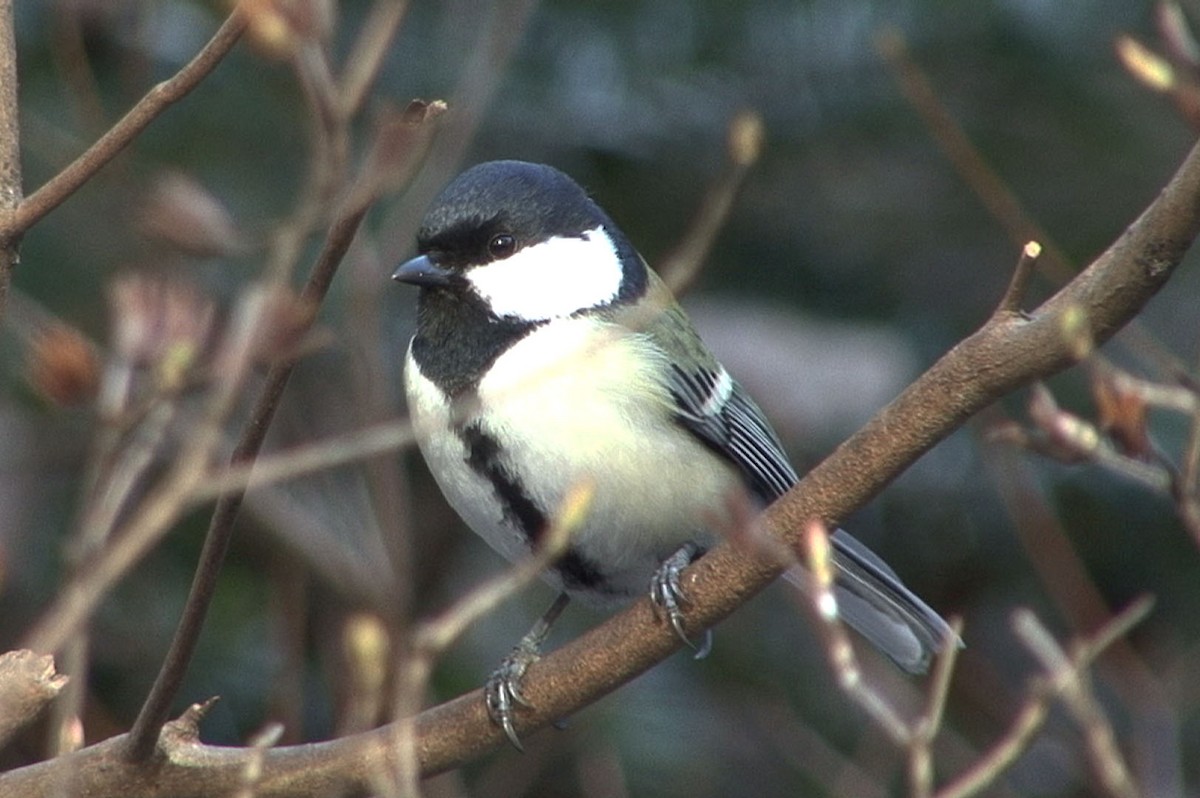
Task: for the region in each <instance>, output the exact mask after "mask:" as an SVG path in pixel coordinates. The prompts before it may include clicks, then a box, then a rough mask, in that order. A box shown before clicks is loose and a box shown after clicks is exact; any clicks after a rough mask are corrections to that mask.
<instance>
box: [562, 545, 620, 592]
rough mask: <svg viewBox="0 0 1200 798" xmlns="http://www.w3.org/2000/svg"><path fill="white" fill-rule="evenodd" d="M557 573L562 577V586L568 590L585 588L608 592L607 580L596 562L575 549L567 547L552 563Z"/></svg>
mask: <svg viewBox="0 0 1200 798" xmlns="http://www.w3.org/2000/svg"><path fill="white" fill-rule="evenodd" d="M554 568H555V569H556V570H557V571H558V575H559V576H561V577H562V581H563V587H564V588H567V589H568V590H578V589H580V588H587V589H591V590H600V591H602V592H605V593H607V592H609V585H608V580H607V579H605V578H604V574H603V573H602V572H601V571H600V569H599V568H598V567H597V566H596V563H594V562H592V561H591V560H589V559H588V558H587V557H584V556H583V555H582V554H580V553H579V551H578V550H577V549H567V553H566V554H564V555H563V556H562V557H561V558H559V560H558V562H557V563H555V564H554Z"/></svg>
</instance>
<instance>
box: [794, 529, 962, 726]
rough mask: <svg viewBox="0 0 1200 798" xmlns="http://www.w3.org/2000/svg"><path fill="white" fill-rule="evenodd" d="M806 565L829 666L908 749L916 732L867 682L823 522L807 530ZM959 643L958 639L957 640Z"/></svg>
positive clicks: (877, 721) (848, 691)
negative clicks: (843, 611) (843, 610)
mask: <svg viewBox="0 0 1200 798" xmlns="http://www.w3.org/2000/svg"><path fill="white" fill-rule="evenodd" d="M803 562H804V564H805V565H806V566H807V567H808V571H809V573H811V574H812V576H813V579H812V582H813V590H812V603H813V607H814V608H815V609H816V611H817V616H818V617H819V618H820V620H821V626H820V629H821V636H822V637H823V638H824V642H825V653H826V657H827V659H828V660H829V665H830V667H831V668H832V669H833V673H834V676H836V677H837V681H838V686H840V687H841V688H842V691H843V692H845V693H846V695H847V696H849V697H850V699H851V700H852V701H854V703H856V704H858V706H859V707H860V708H861V709H862V710H863V711H864V712H866V714H867V717H869V718H870V719H871V720H872V721H873V722H874V723H875V725H876V726H878V727H879V728H880V729H882V730H883V731H884V733H886V734H887V736H888V738H889V739H891V741H892V742H893V743H895V744H896V745H897V746H902V747H903V746H908V745H910V744H911V742H912V738H913V735H914V733H915V730H914V727H912V726H910V725H909V724H908V723H907V722H905V720H904V719H903V718H901V717H900V713H898V712H897V711H896V709H895V708H894V707H893V706H892V705H891V704H890V703H888V700H887V699H886V698H884V697H883V695H882V694H880V692H879V691H878V690H876V689H875V688H874V687H872V686H871V685H870V684H869V683H868V682H867V681H866V680H864V679H863V674H862V668H861V666H860V665H859V664H858V658H857V656H856V655H855V654H854V645H853V644H852V643H851V642H850V635H849V633H848V632H847V631H846V627H845V625H844V624H843V623H842V621H841V617H840V615H839V612H838V601H837V594H836V593H835V592H834V590H833V586H834V565H833V552H832V551H831V547H830V544H829V530H828V527H826V526H825V524H823V523H822V522H820V521H815V520H814V521H810V522H809V523H808V525H807V527H806V529H805V531H804V559H803ZM953 639H954V640H955V641H956V643H957V640H958V638H953Z"/></svg>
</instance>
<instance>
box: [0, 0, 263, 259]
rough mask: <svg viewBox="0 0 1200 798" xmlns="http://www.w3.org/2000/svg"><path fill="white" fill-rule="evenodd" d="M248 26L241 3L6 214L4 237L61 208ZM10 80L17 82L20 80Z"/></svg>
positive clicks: (214, 63)
mask: <svg viewBox="0 0 1200 798" xmlns="http://www.w3.org/2000/svg"><path fill="white" fill-rule="evenodd" d="M0 10H2V9H0ZM245 26H246V22H245V19H244V18H243V16H242V13H241V12H240V11H239V10H238V9H236V8H235V9H234V10H233V11H232V12H231V13H230V14H229V17H228V18H227V19H226V20H225V22H224V23H223V24H222V25H221V27H220V28H218V29H217V32H216V33H215V34H214V35H213V37H212V39H210V40H209V42H208V44H206V45H205V46H204V49H202V50H201V51H200V52H199V53H197V54H196V57H195V58H193V59H192V60H191V61H189V62H188V63H187V65H186V66H184V67H183V69H181V70H179V72H177V73H176V74H175V75H174V76H173V77H171V78H170V79H168V80H165V81H163V82H162V83H159V84H158V85H157V86H155V87H154V88H152V89H151V90H150V91H149V92H148V93H147V94H146V96H145V97H143V98H142V99H141V100H139V101H138V103H137V105H135V106H133V108H131V109H130V111H129V113H127V114H125V116H123V117H122V118H121V120H120V121H119V122H117V123H116V124H115V125H113V127H112V128H111V129H110V130H109V131H108V132H107V133H105V134H104V135H103V136H101V137H100V138H99V139H97V140H96V142H95V143H94V144H92V146H90V147H88V148H87V150H86V151H85V152H84V153H83V154H82V155H80V156H79V157H78V158H76V159H75V160H74V161H72V162H71V164H70V165H69V166H67V168H65V169H63V170H62V171H61V172H59V173H58V174H57V175H55V176H54V177H52V178H51V179H50V180H48V181H47V182H46V184H45V185H43V186H42V187H41V188H39V189H38V190H37V191H35V192H33V194H31V195H30V196H29V197H28V198H27V199H26V200H25V201H24V202H22V203H21V204H20V206H19V207H18V208H17V210H16V213H15V214H14V215H13V216H12V217H11V218H9V219H4V220H3V224H0V240H5V239H9V238H13V237H16V236H20V235H21V234H22V233H24V232H25V231H26V230H28V229H29V228H30V227H32V226H33V225H34V224H36V223H37V222H38V220H39V219H41V218H42V217H43V216H45V215H46V214H47V213H49V212H50V211H52V210H54V209H55V208H57V207H58V206H59V205H60V204H61V203H62V202H63V200H65V199H66V198H67V197H69V196H71V195H72V194H74V193H75V191H76V190H78V189H79V187H80V186H82V185H83V184H84V183H86V182H87V181H88V180H90V179H91V177H92V175H94V174H96V172H98V171H100V169H101V168H102V167H103V166H105V165H106V164H107V163H108V162H109V161H111V160H112V159H113V158H115V157H116V156H117V154H118V153H120V152H121V150H123V149H125V147H126V146H127V145H128V144H129V143H130V142H131V141H133V140H134V139H135V138H137V136H138V134H140V133H141V132H142V131H143V130H145V129H146V127H147V126H148V125H149V124H150V123H151V122H153V121H154V120H155V119H157V118H158V117H159V115H160V114H162V113H163V111H165V110H166V109H167V108H169V107H170V106H171V105H173V104H174V103H176V102H178V101H179V100H181V99H183V98H184V97H185V96H187V94H188V92H190V91H191V90H192V89H194V88H196V86H197V85H198V84H199V83H200V81H202V80H204V78H206V77H207V76H208V74H209V73H210V72H212V71H213V69H214V68H216V66H217V64H219V63H220V62H221V59H222V58H224V57H225V55H226V54H227V53H228V52H229V51H230V50H231V49H233V45H234V44H236V43H237V40H238V38H239V37H240V36H241V35H242V30H243V29H244V28H245ZM7 83H8V81H6V80H3V76H0V85H3V84H7ZM9 85H12V86H13V87H14V88H15V86H16V83H15V80H14V81H13V82H12V83H11V84H9ZM14 124H15V117H14Z"/></svg>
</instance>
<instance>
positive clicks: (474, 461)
mask: <svg viewBox="0 0 1200 798" xmlns="http://www.w3.org/2000/svg"><path fill="white" fill-rule="evenodd" d="M459 434H460V435H461V436H462V440H463V443H464V444H466V447H467V465H468V466H470V467H471V470H472V471H474V472H475V473H476V474H479V475H480V476H481V477H483V478H484V479H486V480H487V481H488V482H490V483H492V490H493V491H495V493H496V498H497V499H499V500H500V503H501V504H502V505H503V506H504V517H505V518H506V519H508V520H509V521H510V522H512V523H513V524H515V525H516V526H517V527H518V528H520V529H521V531H523V532H524V533H525V537H526V538H528V539H529V543H530V545H536V544H537V542H538V540H539V539H540V538H541V536H542V533H543V532H544V531H545V530H546V523H547V521H546V514H545V513H543V512H542V511H541V509H540V508H539V507H538V506H537V505H536V504H535V503H534V501H533V499H531V498H530V497H529V494H528V493H526V492H525V487H524V486H523V485H522V484H521V482H520V480H519V479H517V478H516V477H515V476H514V475H513V474H512V472H511V471H509V470H508V467H507V466H505V465H504V463H503V462H501V459H500V444H499V443H497V442H496V439H495V438H493V437H492V436H491V435H489V434H487V433H486V432H484V431H483V427H481V426H480V425H479V423H478V422H476V423H474V424H468V425H467V426H466V427H463V429H462V432H461V433H459Z"/></svg>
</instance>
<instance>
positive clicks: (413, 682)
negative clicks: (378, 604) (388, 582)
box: [376, 483, 595, 797]
mask: <svg viewBox="0 0 1200 798" xmlns="http://www.w3.org/2000/svg"><path fill="white" fill-rule="evenodd" d="M594 495H595V486H594V485H593V484H591V483H581V484H579V485H575V486H573V487H572V488H571V489H570V490H569V491H567V495H566V496H565V497H564V498H563V501H562V504H561V506H559V508H558V509H557V510H556V512H555V513H554V515H553V517H552V520H551V522H550V526H549V528H547V529H546V530H545V531H544V532H543V533H542V535H541V536H540V537H539V539H538V540H539V547H538V549H537V550H535V551H534V553H533V555H532V556H530V557H527V558H526V559H524V560H521V561H520V562H518V563H516V564H515V565H513V566H512V567H511V568H509V569H508V570H507V571H505V572H504V573H502V574H500V575H499V576H497V577H495V578H493V579H491V580H490V581H487V582H484V583H483V584H482V585H479V586H478V587H476V588H475V589H474V590H472V591H471V592H470V593H468V594H467V595H466V596H464V597H463V598H461V599H459V600H458V601H457V602H455V604H454V605H453V606H452V607H450V609H448V610H447V611H445V612H443V613H442V614H441V615H438V616H437V617H435V618H432V619H430V620H428V621H425V622H424V623H422V624H421V625H420V626H418V627H417V628H416V629H415V630H414V633H413V646H412V652H411V653H410V655H409V657H408V659H407V661H406V662H405V663H404V665H403V667H402V668H401V669H400V675H401V683H400V685H399V688H398V689H397V691H396V712H395V715H396V719H397V720H396V722H395V724H394V728H395V741H396V750H397V751H398V752H399V753H398V756H397V760H396V767H395V769H394V771H393V772H392V773H391V774H390V776H391V778H390V779H389V778H388V777H387V775H385V774H382V773H381V774H379V775H378V776H377V777H376V782H377V784H378V785H379V786H385V787H386V786H388V785H392V786H394V787H395V789H394V790H384V794H389V793H392V792H394V793H395V794H396V795H403V796H414V797H415V796H418V795H419V794H420V792H419V786H418V785H419V782H420V779H421V763H420V758H419V757H418V750H417V739H418V738H417V726H416V718H417V713H418V712H419V711H420V708H421V703H420V702H421V697H422V696H423V695H424V694H425V686H426V684H427V683H428V681H429V674H430V673H431V672H432V670H433V666H434V664H435V663H436V662H437V660H438V658H439V657H440V656H441V654H442V652H443V651H445V650H446V649H447V648H448V647H449V646H450V645H451V644H452V643H453V642H454V641H455V640H457V639H458V638H459V637H461V636H462V634H463V632H465V631H466V630H467V628H468V627H469V626H471V625H472V624H474V623H475V622H476V621H478V620H479V619H480V618H482V617H484V616H485V615H487V614H489V613H491V612H492V611H493V610H494V609H495V608H496V607H497V606H499V605H500V604H501V603H503V602H504V601H507V600H508V599H509V598H510V597H511V596H513V595H515V594H516V593H517V592H518V591H520V590H521V589H522V588H524V587H525V586H526V585H528V584H529V583H530V582H532V581H533V580H535V579H537V577H538V575H539V574H541V573H542V572H543V571H545V570H546V568H548V567H549V566H550V564H551V563H552V562H554V561H555V560H557V559H558V558H559V557H560V556H562V554H563V552H564V551H566V549H567V545H568V543H569V542H570V540H571V535H572V534H573V533H574V531H575V530H576V529H578V528H579V526H580V524H582V523H583V522H584V521H585V520H586V519H587V515H588V512H589V511H590V509H591V505H592V498H593V496H594Z"/></svg>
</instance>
